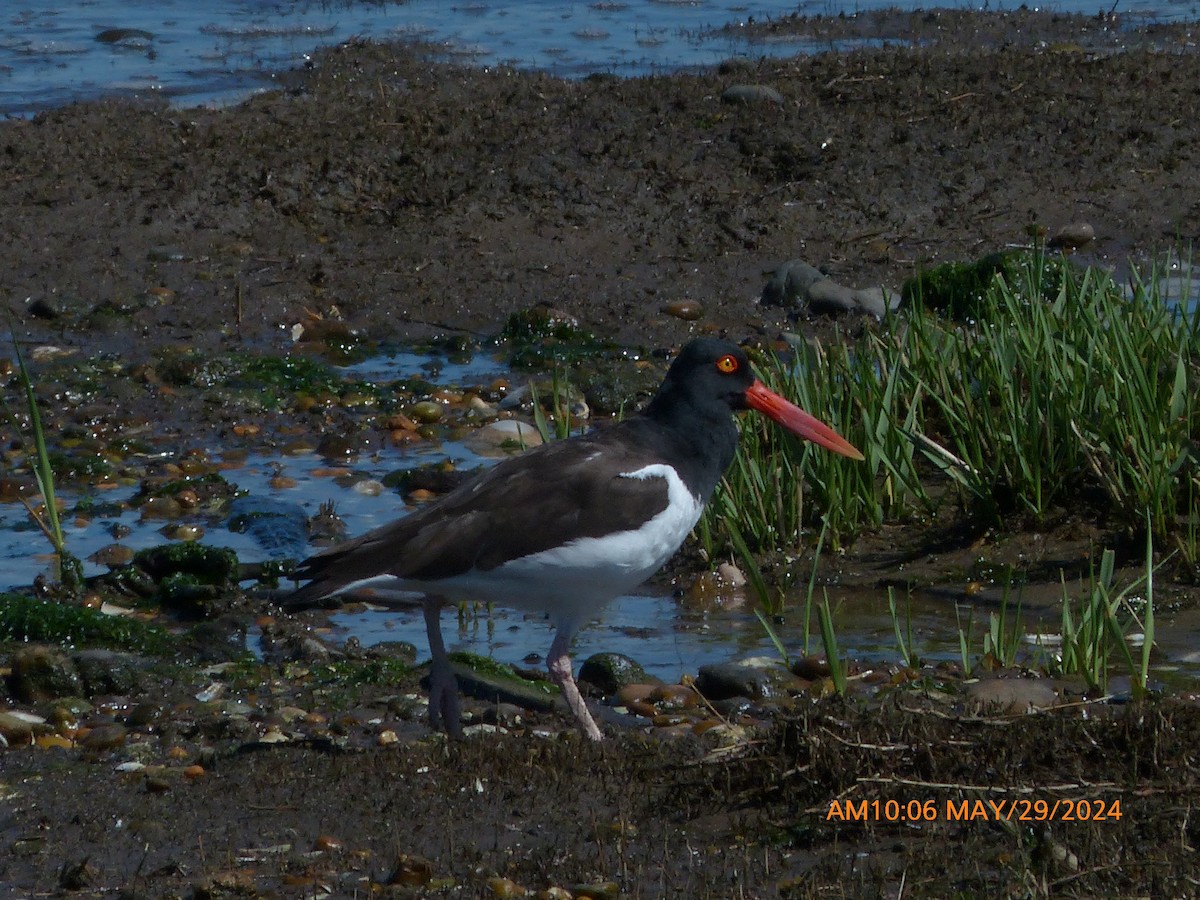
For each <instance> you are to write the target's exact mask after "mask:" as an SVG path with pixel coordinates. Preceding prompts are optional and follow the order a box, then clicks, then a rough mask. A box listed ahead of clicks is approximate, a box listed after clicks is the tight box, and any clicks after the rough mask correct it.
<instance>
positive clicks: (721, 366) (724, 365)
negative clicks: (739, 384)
mask: <svg viewBox="0 0 1200 900" xmlns="http://www.w3.org/2000/svg"><path fill="white" fill-rule="evenodd" d="M737 370H738V361H737V357H736V356H734V355H733V354H732V353H726V354H725V355H724V356H722V357H721V358H720V359H718V360H717V371H719V372H724V373H725V374H726V375H732V374H733V373H734V372H736V371H737Z"/></svg>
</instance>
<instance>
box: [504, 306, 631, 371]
mask: <svg viewBox="0 0 1200 900" xmlns="http://www.w3.org/2000/svg"><path fill="white" fill-rule="evenodd" d="M500 340H501V341H503V342H505V343H506V344H507V345H508V363H509V365H511V366H512V367H513V368H514V369H538V370H546V369H552V368H554V367H555V366H558V365H562V364H563V363H569V362H574V361H577V360H580V359H586V358H589V357H593V356H596V355H598V354H609V353H613V352H615V351H616V349H617V348H616V346H615V345H614V344H613V343H612V342H611V341H604V340H601V339H600V338H598V337H596V335H594V334H592V333H591V332H590V331H586V330H584V329H583V328H581V327H580V326H579V323H578V322H576V321H575V320H574V319H572V318H570V317H568V316H564V315H562V314H560V313H557V312H556V311H554V310H552V309H550V308H549V307H545V306H535V307H533V308H532V309H528V310H524V311H521V312H516V313H513V314H512V315H511V316H509V317H508V321H507V322H505V323H504V328H503V330H502V331H501V332H500Z"/></svg>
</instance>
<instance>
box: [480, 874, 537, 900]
mask: <svg viewBox="0 0 1200 900" xmlns="http://www.w3.org/2000/svg"><path fill="white" fill-rule="evenodd" d="M487 886H488V890H489V891H491V892H492V895H493V896H496V897H500V898H502V900H509V898H512V897H525V896H528V894H529V892H528V891H527V890H525V888H523V887H521V886H520V885H519V884H517V883H516V882H515V881H513V880H512V879H511V878H501V877H500V876H498V875H497V876H494V877H492V878H489V879H488V880H487Z"/></svg>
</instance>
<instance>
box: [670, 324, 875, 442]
mask: <svg viewBox="0 0 1200 900" xmlns="http://www.w3.org/2000/svg"><path fill="white" fill-rule="evenodd" d="M738 409H753V410H755V411H757V412H760V413H762V414H763V415H765V416H767V417H768V418H770V419H772V420H774V421H775V422H777V423H779V424H780V425H782V426H783V427H784V428H786V429H788V430H789V431H791V432H792V433H793V434H796V435H798V436H800V437H802V438H804V439H805V440H809V441H812V442H813V443H815V444H818V445H820V446H822V447H824V448H825V449H827V450H832V451H833V452H834V453H840V454H841V455H843V456H848V457H850V458H851V459H862V458H863V455H862V454H861V453H860V452H859V451H858V450H857V449H855V447H854V446H853V445H852V444H850V443H849V442H848V441H846V440H845V439H844V438H843V437H842V436H841V435H839V434H838V433H837V432H835V431H834V430H833V429H832V428H830V427H829V426H828V425H826V424H824V423H823V422H821V421H819V420H818V419H815V418H814V417H813V416H811V415H809V414H808V413H806V412H805V411H804V410H802V409H800V407H798V406H796V405H795V404H793V403H791V402H790V401H788V400H785V399H784V398H783V397H781V396H779V395H778V394H776V393H775V392H774V391H771V390H768V389H767V388H766V387H765V386H764V385H763V383H762V382H761V381H759V380H758V378H756V377H755V375H754V372H753V370H752V369H751V367H750V360H749V359H748V358H747V357H746V354H745V352H743V351H742V349H741V348H740V347H738V346H737V345H736V344H732V343H730V342H729V341H722V340H718V339H716V338H699V339H697V340H694V341H692V342H691V343H689V344H688V345H687V346H685V347H684V348H683V349H682V350H681V351H680V352H679V356H678V357H677V358H676V359H675V362H673V363H672V364H671V368H670V369H668V370H667V377H666V378H665V379H663V384H662V387H661V388H660V389H659V392H658V394H657V395H656V396H655V398H654V400H653V401H651V403H650V406H649V407H648V408H647V413H648V414H649V415H650V416H652V417H656V418H660V419H663V420H667V419H676V420H678V418H679V417H680V416H688V417H690V418H691V419H692V420H693V425H692V427H693V429H694V430H699V429H705V428H710V427H714V423H715V422H716V421H717V420H721V419H723V420H724V421H725V423H728V422H729V413H730V412H731V411H733V410H738ZM725 427H726V428H728V427H730V426H729V425H728V424H726V425H725Z"/></svg>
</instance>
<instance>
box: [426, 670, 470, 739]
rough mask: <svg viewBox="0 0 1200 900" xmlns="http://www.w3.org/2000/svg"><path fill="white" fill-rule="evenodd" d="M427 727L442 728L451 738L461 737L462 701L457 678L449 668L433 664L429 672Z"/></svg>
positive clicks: (437, 729)
mask: <svg viewBox="0 0 1200 900" xmlns="http://www.w3.org/2000/svg"><path fill="white" fill-rule="evenodd" d="M429 727H430V728H432V729H433V730H434V731H441V730H444V731H445V732H446V733H447V734H448V735H450V737H452V738H461V737H462V736H463V730H462V702H461V700H460V699H459V696H458V679H456V678H455V677H454V673H453V672H452V671H450V670H449V669H444V670H443V669H441V667H440V666H434V667H433V668H432V669H431V670H430V672H429Z"/></svg>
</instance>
